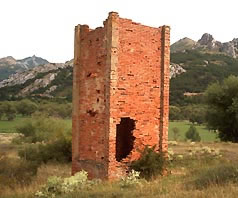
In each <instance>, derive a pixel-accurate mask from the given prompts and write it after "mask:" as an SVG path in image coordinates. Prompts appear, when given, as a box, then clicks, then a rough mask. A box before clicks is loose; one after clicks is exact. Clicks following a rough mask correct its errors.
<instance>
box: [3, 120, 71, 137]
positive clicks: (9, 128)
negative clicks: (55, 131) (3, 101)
mask: <svg viewBox="0 0 238 198" xmlns="http://www.w3.org/2000/svg"><path fill="white" fill-rule="evenodd" d="M27 119H31V118H29V117H17V118H16V119H14V120H13V121H7V120H0V133H15V132H16V127H17V126H19V125H21V124H22V123H23V122H24V121H26V120H27ZM71 122H72V121H71V119H66V120H65V124H66V125H67V126H69V127H70V126H71Z"/></svg>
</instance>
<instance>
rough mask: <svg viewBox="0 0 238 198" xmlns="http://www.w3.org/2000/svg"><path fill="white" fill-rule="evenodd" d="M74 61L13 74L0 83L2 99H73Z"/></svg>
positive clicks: (48, 64)
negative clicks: (27, 97) (26, 97)
mask: <svg viewBox="0 0 238 198" xmlns="http://www.w3.org/2000/svg"><path fill="white" fill-rule="evenodd" d="M72 71H73V60H71V61H68V62H66V63H47V64H45V65H41V66H37V67H34V68H33V69H29V70H27V71H24V72H20V73H16V74H12V75H10V76H9V78H8V79H5V80H3V81H0V99H1V100H6V99H10V100H11V99H14V98H17V97H25V96H41V97H50V98H51V97H54V96H59V97H64V98H71V97H72Z"/></svg>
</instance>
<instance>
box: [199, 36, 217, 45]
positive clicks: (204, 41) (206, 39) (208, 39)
mask: <svg viewBox="0 0 238 198" xmlns="http://www.w3.org/2000/svg"><path fill="white" fill-rule="evenodd" d="M214 41H215V39H214V38H213V36H212V35H211V34H208V33H205V34H203V35H202V37H201V39H199V40H198V43H199V44H200V45H207V44H208V43H210V42H214Z"/></svg>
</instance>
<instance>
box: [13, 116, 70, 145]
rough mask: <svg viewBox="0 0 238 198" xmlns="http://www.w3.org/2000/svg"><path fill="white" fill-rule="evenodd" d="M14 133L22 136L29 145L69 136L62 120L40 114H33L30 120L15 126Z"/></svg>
mask: <svg viewBox="0 0 238 198" xmlns="http://www.w3.org/2000/svg"><path fill="white" fill-rule="evenodd" d="M16 131H17V132H18V133H21V134H23V135H24V137H25V140H26V141H27V142H29V143H35V142H42V141H44V142H48V141H53V140H56V139H58V137H61V136H68V135H70V134H69V129H68V128H67V126H66V125H65V121H64V120H61V119H56V118H52V117H49V116H48V115H46V114H41V113H36V114H34V115H33V117H32V118H31V119H28V120H26V121H24V122H23V123H22V124H21V125H20V126H17V127H16Z"/></svg>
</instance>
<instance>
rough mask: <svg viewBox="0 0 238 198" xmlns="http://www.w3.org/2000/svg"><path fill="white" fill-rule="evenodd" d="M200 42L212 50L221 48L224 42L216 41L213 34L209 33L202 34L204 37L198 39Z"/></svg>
mask: <svg viewBox="0 0 238 198" xmlns="http://www.w3.org/2000/svg"><path fill="white" fill-rule="evenodd" d="M198 44H199V45H202V46H204V47H206V48H208V49H210V50H219V49H220V48H221V47H222V43H221V42H219V41H216V40H215V39H214V38H213V36H212V35H211V34H208V33H205V34H203V35H202V38H201V39H200V40H198Z"/></svg>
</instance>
